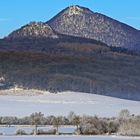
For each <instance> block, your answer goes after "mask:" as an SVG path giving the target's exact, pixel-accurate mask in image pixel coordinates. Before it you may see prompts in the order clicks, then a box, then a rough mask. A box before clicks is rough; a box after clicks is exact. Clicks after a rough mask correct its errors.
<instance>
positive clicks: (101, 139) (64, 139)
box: [0, 136, 140, 140]
mask: <svg viewBox="0 0 140 140" xmlns="http://www.w3.org/2000/svg"><path fill="white" fill-rule="evenodd" d="M47 139H48V140H140V138H138V137H137V138H131V137H112V136H0V140H47Z"/></svg>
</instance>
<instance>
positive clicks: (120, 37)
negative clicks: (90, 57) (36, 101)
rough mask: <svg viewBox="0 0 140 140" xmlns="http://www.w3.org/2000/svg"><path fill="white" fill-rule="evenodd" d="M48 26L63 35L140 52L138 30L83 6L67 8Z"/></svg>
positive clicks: (50, 21)
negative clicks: (93, 40)
mask: <svg viewBox="0 0 140 140" xmlns="http://www.w3.org/2000/svg"><path fill="white" fill-rule="evenodd" d="M47 24H49V25H50V26H51V27H52V28H53V29H54V30H55V31H57V32H59V33H61V34H66V35H72V36H79V37H85V38H90V39H95V40H98V41H101V42H103V43H105V44H107V45H108V46H115V47H123V48H128V49H132V50H140V39H139V38H140V33H139V31H138V30H136V29H134V28H133V27H130V26H128V25H126V24H124V23H121V22H119V21H116V20H114V19H112V18H110V17H107V16H105V15H103V14H100V13H96V12H92V11H91V10H89V9H88V8H84V7H81V6H77V5H75V6H70V7H67V8H66V9H64V10H62V11H61V12H60V13H59V14H57V15H56V16H55V17H53V18H52V19H51V20H49V21H48V22H47Z"/></svg>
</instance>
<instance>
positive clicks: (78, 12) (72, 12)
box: [63, 5, 93, 16]
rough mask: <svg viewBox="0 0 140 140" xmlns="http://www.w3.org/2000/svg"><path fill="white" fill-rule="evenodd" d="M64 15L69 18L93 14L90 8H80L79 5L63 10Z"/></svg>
mask: <svg viewBox="0 0 140 140" xmlns="http://www.w3.org/2000/svg"><path fill="white" fill-rule="evenodd" d="M63 12H64V14H67V15H68V16H72V15H82V14H85V13H93V12H92V11H91V10H89V9H88V8H85V7H82V6H79V5H71V6H69V7H67V8H66V9H64V10H63Z"/></svg>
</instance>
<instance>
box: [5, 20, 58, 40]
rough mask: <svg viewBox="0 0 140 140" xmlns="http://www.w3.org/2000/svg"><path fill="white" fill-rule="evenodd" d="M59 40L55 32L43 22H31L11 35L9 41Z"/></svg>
mask: <svg viewBox="0 0 140 140" xmlns="http://www.w3.org/2000/svg"><path fill="white" fill-rule="evenodd" d="M48 37H49V38H57V37H58V36H57V34H56V33H55V31H54V30H53V29H52V28H51V27H50V26H49V25H48V24H45V23H43V22H31V23H29V24H27V25H25V26H23V27H21V28H20V29H18V30H16V31H14V32H12V33H11V34H9V36H8V39H22V38H48Z"/></svg>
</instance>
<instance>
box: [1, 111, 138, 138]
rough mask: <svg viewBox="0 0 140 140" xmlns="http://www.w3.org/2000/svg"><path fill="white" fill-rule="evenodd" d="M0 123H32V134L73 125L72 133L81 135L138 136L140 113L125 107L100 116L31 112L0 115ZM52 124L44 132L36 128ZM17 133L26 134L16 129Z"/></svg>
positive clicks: (54, 130) (54, 131) (52, 132)
mask: <svg viewBox="0 0 140 140" xmlns="http://www.w3.org/2000/svg"><path fill="white" fill-rule="evenodd" d="M0 125H8V126H9V127H10V125H33V126H34V134H38V135H39V134H60V133H59V127H61V126H62V125H63V126H64V125H67V126H68V125H73V126H75V132H74V134H81V135H104V134H108V135H111V134H118V135H125V136H126V135H127V136H140V131H139V130H140V115H134V114H130V112H129V111H128V110H127V109H124V110H121V111H120V113H119V115H118V117H112V118H101V117H98V116H89V115H83V116H80V115H77V114H75V113H74V112H70V113H69V114H68V115H67V116H54V115H50V116H47V117H46V116H44V114H42V113H41V112H39V113H37V112H36V113H32V114H31V115H30V116H26V117H23V118H18V117H10V116H9V117H8V116H5V117H0ZM41 125H42V126H43V125H52V126H53V128H54V129H53V130H49V132H47V131H46V132H45V131H43V130H38V129H37V128H38V126H41ZM17 134H26V133H25V132H24V131H23V130H18V131H17Z"/></svg>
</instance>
